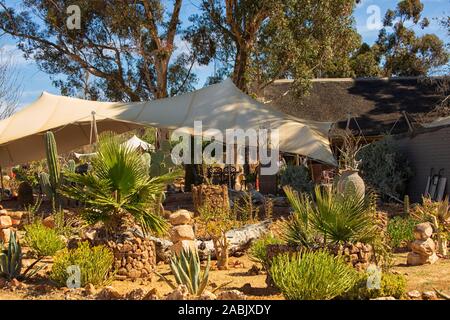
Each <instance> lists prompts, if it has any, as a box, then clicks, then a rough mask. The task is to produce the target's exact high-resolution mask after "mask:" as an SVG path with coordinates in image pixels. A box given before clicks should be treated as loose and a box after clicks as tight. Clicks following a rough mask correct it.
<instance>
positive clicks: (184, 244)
mask: <svg viewBox="0 0 450 320" xmlns="http://www.w3.org/2000/svg"><path fill="white" fill-rule="evenodd" d="M183 250H185V251H189V250H191V251H194V250H197V246H196V244H195V242H194V241H192V240H181V241H179V242H177V243H175V244H174V245H173V246H171V247H170V251H172V253H174V254H176V255H178V254H180V253H181V252H182V251H183Z"/></svg>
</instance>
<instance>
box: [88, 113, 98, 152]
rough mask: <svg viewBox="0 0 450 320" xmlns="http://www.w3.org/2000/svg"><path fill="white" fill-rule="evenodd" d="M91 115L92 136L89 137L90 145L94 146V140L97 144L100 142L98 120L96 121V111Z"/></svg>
mask: <svg viewBox="0 0 450 320" xmlns="http://www.w3.org/2000/svg"><path fill="white" fill-rule="evenodd" d="M91 114H92V121H91V135H90V137H89V144H92V142H93V139H95V142H97V141H98V131H97V120H96V119H95V111H92V112H91Z"/></svg>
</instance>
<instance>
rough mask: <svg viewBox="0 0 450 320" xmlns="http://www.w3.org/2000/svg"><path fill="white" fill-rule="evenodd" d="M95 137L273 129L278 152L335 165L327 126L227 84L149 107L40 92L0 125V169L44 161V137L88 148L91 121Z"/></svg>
mask: <svg viewBox="0 0 450 320" xmlns="http://www.w3.org/2000/svg"><path fill="white" fill-rule="evenodd" d="M93 114H95V121H96V126H97V130H98V132H102V131H106V130H111V131H114V132H117V133H122V132H125V131H129V130H132V129H134V128H139V127H142V126H146V125H147V126H154V127H159V128H168V129H177V128H183V129H184V130H186V131H188V132H192V130H193V129H192V127H193V124H194V121H202V123H203V130H207V129H219V130H221V131H223V132H224V133H225V130H226V129H243V130H247V129H249V128H254V129H260V128H266V129H268V128H271V129H274V128H277V129H278V130H279V133H280V146H279V147H280V150H281V151H283V152H290V153H295V154H300V155H303V156H307V157H309V158H311V159H314V160H317V161H320V162H323V163H328V164H331V165H336V160H335V159H334V157H333V154H332V152H331V150H330V147H329V141H328V131H329V129H330V127H331V123H328V122H326V123H325V122H314V121H306V120H302V119H298V118H295V117H292V116H289V115H286V114H283V113H281V112H279V111H276V110H274V109H272V108H270V107H268V106H266V105H264V104H262V103H260V102H258V101H256V100H254V99H252V98H251V97H249V96H248V95H246V94H244V93H243V92H242V91H240V90H239V89H238V88H237V87H236V86H234V84H233V83H232V81H231V80H225V81H224V82H222V83H219V84H215V85H211V86H209V87H206V88H203V89H200V90H197V91H194V92H191V93H187V94H183V95H179V96H176V97H172V98H167V99H160V100H154V101H149V102H131V103H122V102H115V103H109V102H96V101H88V100H81V99H76V98H69V97H63V96H57V95H52V94H49V93H45V92H44V93H43V94H42V95H41V97H40V98H39V99H38V100H36V101H35V102H34V103H32V104H30V105H29V106H27V107H25V108H23V109H22V110H20V111H19V112H17V113H15V114H14V115H13V116H11V117H9V118H7V119H5V120H2V121H0V165H1V166H3V167H6V166H11V165H15V164H21V163H26V162H28V161H31V160H38V159H42V158H44V157H45V148H44V142H43V137H42V135H43V133H45V132H46V131H48V130H52V131H53V132H54V133H55V138H56V142H57V145H58V151H59V152H60V153H67V152H70V151H72V150H74V149H76V148H78V147H81V146H83V145H87V144H89V143H90V130H91V127H92V123H93V121H92V118H93V116H92V115H93Z"/></svg>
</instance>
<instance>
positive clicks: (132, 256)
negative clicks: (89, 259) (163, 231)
mask: <svg viewBox="0 0 450 320" xmlns="http://www.w3.org/2000/svg"><path fill="white" fill-rule="evenodd" d="M107 245H108V247H109V248H111V250H112V251H113V254H114V260H115V261H114V270H115V271H117V273H116V279H118V280H125V279H138V278H143V279H145V278H149V277H151V275H152V270H153V268H154V266H155V265H156V250H155V243H154V242H153V241H151V240H148V239H142V238H139V237H135V238H134V239H127V240H124V241H123V242H122V243H116V242H114V241H108V243H107Z"/></svg>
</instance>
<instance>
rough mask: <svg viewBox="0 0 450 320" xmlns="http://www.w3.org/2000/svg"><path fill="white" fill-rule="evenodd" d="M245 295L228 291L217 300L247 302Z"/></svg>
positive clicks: (220, 294)
mask: <svg viewBox="0 0 450 320" xmlns="http://www.w3.org/2000/svg"><path fill="white" fill-rule="evenodd" d="M246 299H247V297H246V296H245V294H243V293H242V292H240V291H238V290H226V291H222V292H221V293H219V295H218V296H217V300H246Z"/></svg>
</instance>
